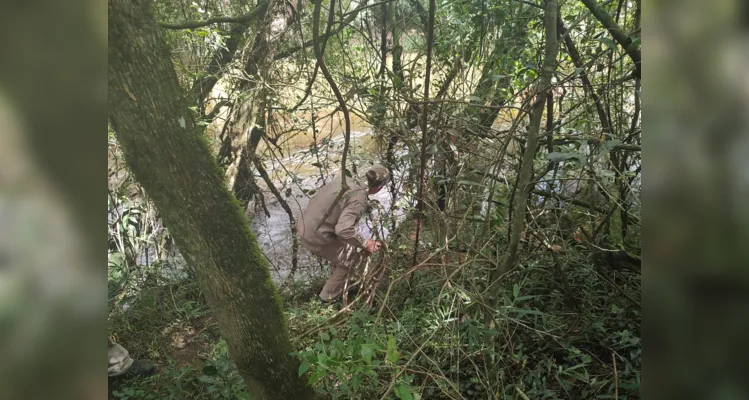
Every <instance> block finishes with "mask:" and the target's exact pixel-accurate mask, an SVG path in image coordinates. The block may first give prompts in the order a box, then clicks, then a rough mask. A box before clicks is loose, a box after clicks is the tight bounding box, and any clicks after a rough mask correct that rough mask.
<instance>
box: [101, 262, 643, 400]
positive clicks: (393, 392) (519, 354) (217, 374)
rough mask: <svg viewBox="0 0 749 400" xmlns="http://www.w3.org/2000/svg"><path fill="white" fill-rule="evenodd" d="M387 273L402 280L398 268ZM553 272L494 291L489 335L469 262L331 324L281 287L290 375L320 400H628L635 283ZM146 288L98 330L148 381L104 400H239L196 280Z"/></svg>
mask: <svg viewBox="0 0 749 400" xmlns="http://www.w3.org/2000/svg"><path fill="white" fill-rule="evenodd" d="M392 260H393V261H392V265H391V267H392V268H393V270H394V274H393V276H394V277H395V276H399V275H400V274H402V273H403V271H404V270H405V268H402V267H399V265H401V264H402V265H406V263H405V261H398V260H399V258H398V257H397V256H394V257H393V258H392ZM552 265H553V261H552V260H550V259H548V260H547V259H545V258H544V257H535V258H534V259H533V261H531V262H526V263H523V264H521V265H520V266H519V267H518V268H516V269H515V270H514V271H512V272H511V273H510V274H508V275H507V276H506V277H505V278H503V281H502V284H501V290H500V294H501V300H500V302H499V305H500V306H499V307H498V309H497V310H496V312H495V313H493V314H491V315H490V317H492V318H493V319H494V321H495V324H493V325H492V326H491V328H488V327H487V324H485V318H486V315H485V307H484V306H483V304H482V303H483V300H482V299H481V298H480V296H479V295H477V294H476V293H481V288H482V287H483V286H484V285H485V282H484V281H483V280H482V278H481V276H482V273H477V272H476V271H481V269H482V268H484V267H483V266H482V265H478V264H473V263H472V262H471V261H468V262H466V263H463V264H461V265H460V266H458V264H453V265H442V266H439V267H424V268H422V269H419V270H417V271H416V272H415V273H414V275H413V278H412V279H410V280H409V279H401V280H394V281H393V282H394V283H393V287H392V290H391V293H390V296H389V298H388V301H387V302H386V303H385V306H384V308H383V309H382V310H381V312H380V310H379V309H374V310H367V309H361V310H358V311H354V312H353V313H350V314H348V315H346V316H345V318H337V319H335V321H337V322H334V323H329V322H327V321H328V320H329V318H331V317H332V316H333V315H334V314H335V313H336V312H337V309H336V308H335V307H323V306H321V305H319V304H318V303H317V302H316V301H315V300H314V294H315V293H316V292H317V291H318V290H319V286H320V285H321V281H319V280H318V281H313V282H314V283H312V284H299V283H296V284H290V285H288V286H285V287H284V290H283V291H282V294H283V295H284V299H285V302H286V304H285V306H286V314H287V318H288V321H289V328H290V334H291V336H292V341H293V343H294V345H295V348H296V349H297V352H296V353H295V354H296V356H297V357H298V359H299V360H300V369H299V372H300V373H303V374H306V376H307V379H308V381H309V383H310V384H312V385H313V386H314V387H315V389H316V390H317V392H318V393H319V394H320V395H321V396H323V398H331V399H380V398H384V399H456V398H465V399H495V398H496V399H526V398H528V399H583V398H584V399H606V398H618V399H622V400H623V399H633V398H639V386H640V363H641V343H640V328H639V327H640V309H639V305H638V304H637V303H635V301H637V300H636V299H639V289H640V284H639V273H636V272H632V271H628V270H616V271H615V270H608V271H606V270H603V269H602V268H600V266H595V265H590V264H589V261H587V259H586V258H584V257H582V256H575V255H567V257H566V266H565V275H566V285H562V284H561V283H560V282H559V277H558V274H557V273H556V272H555V270H554V268H553V267H552ZM458 268H459V269H460V271H455V269H458ZM446 271H447V272H449V273H450V274H451V275H452V278H451V279H450V280H449V281H446V280H445V279H444V278H443V277H444V276H445V275H444V273H445V272H446ZM469 271H470V273H469ZM453 272H454V274H453ZM606 272H607V274H606V275H605V276H604V275H603V273H606ZM483 275H485V274H483ZM150 282H151V284H149V285H147V286H145V287H143V288H142V289H141V290H140V291H139V292H138V294H137V296H136V297H135V298H134V299H131V300H130V304H129V307H128V309H127V310H125V311H123V310H121V308H120V307H119V306H118V307H113V310H114V311H112V312H111V313H110V320H109V325H110V335H111V336H113V337H114V338H115V339H116V340H117V341H118V342H119V343H121V344H122V345H124V346H125V347H126V348H128V349H129V351H130V352H131V353H133V354H134V355H135V356H136V358H142V359H148V360H150V361H153V362H155V363H156V364H157V367H158V372H157V374H155V375H154V376H152V377H149V378H146V379H141V380H132V381H126V382H120V383H118V382H115V383H113V384H112V385H110V386H111V389H112V394H111V396H112V397H113V398H120V399H139V398H142V399H247V398H249V397H248V395H247V392H246V390H245V388H244V383H243V381H242V379H241V377H240V376H239V375H238V373H237V372H236V369H235V367H234V364H233V362H232V361H231V359H230V357H229V355H228V352H227V348H226V344H225V343H224V342H223V341H222V340H221V339H220V337H219V332H218V328H217V326H216V324H215V322H214V321H213V320H212V319H211V318H210V317H209V312H208V310H207V307H206V305H205V301H204V300H203V298H202V296H201V295H200V292H199V290H198V289H197V287H196V285H195V283H194V280H192V279H190V278H189V277H182V278H179V279H177V278H174V279H172V280H167V281H163V280H158V279H154V280H151V281H150ZM615 286H616V287H615ZM380 302H382V298H381V297H380ZM378 316H379V318H378ZM385 394H386V395H385ZM383 395H385V396H384V397H383Z"/></svg>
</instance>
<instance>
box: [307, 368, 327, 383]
mask: <svg viewBox="0 0 749 400" xmlns="http://www.w3.org/2000/svg"><path fill="white" fill-rule="evenodd" d="M323 375H325V371H324V370H319V371H316V372H315V373H314V374H312V376H310V377H309V378H307V384H309V385H313V384H314V383H315V382H317V381H319V380H320V378H322V377H323Z"/></svg>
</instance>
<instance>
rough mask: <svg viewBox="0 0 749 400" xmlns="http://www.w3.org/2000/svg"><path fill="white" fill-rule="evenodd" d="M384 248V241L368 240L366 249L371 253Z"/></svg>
mask: <svg viewBox="0 0 749 400" xmlns="http://www.w3.org/2000/svg"><path fill="white" fill-rule="evenodd" d="M381 248H382V242H380V241H379V240H367V245H366V246H365V249H366V250H367V251H368V252H370V253H376V252H378V251H380V249H381Z"/></svg>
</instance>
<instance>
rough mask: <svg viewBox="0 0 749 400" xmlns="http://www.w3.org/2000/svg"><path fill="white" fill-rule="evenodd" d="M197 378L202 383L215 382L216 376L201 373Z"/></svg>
mask: <svg viewBox="0 0 749 400" xmlns="http://www.w3.org/2000/svg"><path fill="white" fill-rule="evenodd" d="M198 380H199V381H201V382H203V383H216V378H214V377H212V376H205V375H201V376H199V377H198Z"/></svg>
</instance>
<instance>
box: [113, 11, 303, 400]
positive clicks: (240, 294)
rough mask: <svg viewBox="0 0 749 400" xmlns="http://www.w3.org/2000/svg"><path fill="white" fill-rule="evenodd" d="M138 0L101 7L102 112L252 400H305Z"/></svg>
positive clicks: (164, 51)
mask: <svg viewBox="0 0 749 400" xmlns="http://www.w3.org/2000/svg"><path fill="white" fill-rule="evenodd" d="M149 3H150V2H148V1H146V0H110V1H109V112H110V120H111V122H112V125H113V127H114V130H115V132H116V133H117V137H118V139H119V141H120V143H121V145H122V149H123V152H124V153H125V156H126V159H127V161H128V164H129V166H130V168H131V170H132V172H133V174H134V176H135V177H136V178H137V180H138V181H139V182H140V184H141V185H142V186H143V188H144V189H145V190H146V192H147V193H148V194H149V196H150V197H151V198H152V199H153V201H154V204H155V205H156V207H157V208H158V209H159V211H160V212H161V215H162V217H163V220H164V222H165V224H166V225H167V226H168V227H169V229H170V231H171V232H172V234H173V236H174V240H175V242H176V244H177V245H178V246H179V249H180V251H181V252H182V254H183V256H184V257H185V259H186V260H187V262H188V263H189V264H190V265H191V266H192V267H193V269H194V270H195V275H196V278H197V280H198V284H199V285H200V287H201V289H202V290H203V292H204V293H205V295H206V298H207V300H208V303H209V306H210V307H211V309H212V310H213V312H214V315H215V317H216V319H217V321H218V323H219V327H220V329H221V334H222V336H223V337H224V339H225V340H226V342H227V344H228V345H229V350H230V353H231V355H232V358H233V359H234V361H235V362H236V364H237V367H238V368H239V371H240V373H241V374H242V376H243V377H244V379H245V381H246V382H247V387H248V389H249V392H250V395H251V397H252V399H253V400H256V399H295V400H302V399H311V398H312V397H313V391H312V389H311V388H310V387H309V386H307V385H306V384H305V382H304V380H303V378H301V377H299V376H298V375H297V366H298V364H297V362H296V361H295V359H294V358H293V357H292V356H290V355H289V353H290V352H291V351H292V350H293V349H292V346H291V343H290V341H289V337H288V334H287V330H286V326H285V323H284V317H283V313H282V309H281V305H280V301H279V298H278V295H277V293H276V289H275V287H274V285H273V283H272V281H271V279H270V274H269V273H268V268H267V265H266V260H265V258H264V257H263V255H262V253H261V252H260V249H259V248H258V245H257V240H256V238H255V235H254V234H253V233H252V232H251V231H250V228H249V225H248V222H247V220H246V218H245V217H244V216H243V214H242V210H241V209H240V207H239V205H238V204H237V202H236V200H235V199H234V198H233V197H232V196H231V194H230V193H229V192H228V190H227V188H226V185H225V183H224V176H223V174H222V172H221V169H220V168H219V167H218V164H217V163H216V160H215V158H214V157H213V156H212V155H211V151H210V147H209V144H208V142H207V141H206V139H205V137H204V136H203V135H202V134H201V132H202V130H201V129H199V128H198V127H196V126H195V125H194V123H193V120H192V116H191V115H190V111H189V109H188V106H189V105H191V103H192V96H190V95H188V94H187V93H186V92H183V91H182V90H181V88H180V86H179V83H178V81H177V76H176V73H175V71H174V66H173V64H172V62H171V59H170V56H169V49H168V48H167V45H166V42H165V41H164V37H163V33H162V32H161V30H160V29H159V28H158V27H157V25H156V23H155V21H154V19H153V16H152V14H151V11H150V7H149Z"/></svg>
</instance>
